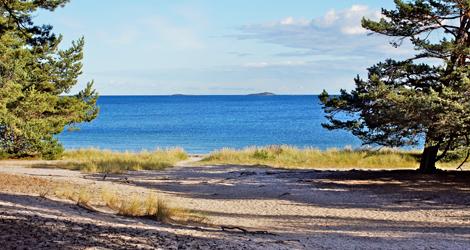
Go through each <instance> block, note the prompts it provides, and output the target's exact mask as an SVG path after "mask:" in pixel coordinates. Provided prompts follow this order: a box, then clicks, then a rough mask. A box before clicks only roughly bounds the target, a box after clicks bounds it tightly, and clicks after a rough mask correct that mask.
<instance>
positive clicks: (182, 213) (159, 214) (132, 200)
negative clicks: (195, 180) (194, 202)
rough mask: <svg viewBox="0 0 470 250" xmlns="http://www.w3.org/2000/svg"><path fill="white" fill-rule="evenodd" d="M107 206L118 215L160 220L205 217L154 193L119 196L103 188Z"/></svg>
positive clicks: (188, 221) (198, 219)
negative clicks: (168, 202)
mask: <svg viewBox="0 0 470 250" xmlns="http://www.w3.org/2000/svg"><path fill="white" fill-rule="evenodd" d="M101 197H102V199H103V202H104V203H105V204H106V206H107V207H109V208H110V209H112V210H114V211H116V212H117V214H119V215H123V216H130V217H145V218H150V219H154V220H157V221H162V222H178V223H190V222H191V223H203V222H204V221H205V217H204V216H201V215H198V214H196V213H194V212H192V211H189V210H186V209H181V208H174V207H171V206H169V205H168V204H167V202H165V201H164V200H161V199H159V198H158V197H157V196H156V195H155V194H151V193H149V194H147V195H146V196H145V195H140V196H139V195H133V196H131V197H123V196H119V195H118V194H117V192H113V191H110V190H107V189H103V191H102V195H101Z"/></svg>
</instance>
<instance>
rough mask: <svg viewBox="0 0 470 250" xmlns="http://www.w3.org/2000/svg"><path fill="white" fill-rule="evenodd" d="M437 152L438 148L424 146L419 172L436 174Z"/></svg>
mask: <svg viewBox="0 0 470 250" xmlns="http://www.w3.org/2000/svg"><path fill="white" fill-rule="evenodd" d="M438 152H439V146H437V145H436V146H426V147H425V148H424V151H423V155H422V156H421V163H420V165H419V171H420V172H421V173H426V174H432V173H435V172H437V168H436V158H437V153H438Z"/></svg>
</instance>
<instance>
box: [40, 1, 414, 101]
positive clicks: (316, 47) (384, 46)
mask: <svg viewBox="0 0 470 250" xmlns="http://www.w3.org/2000/svg"><path fill="white" fill-rule="evenodd" d="M381 7H385V8H392V7H393V1H392V0H361V1H359V0H329V1H325V0H289V1H288V0H283V1H281V0H277V1H274V0H223V1H222V0H99V1H96V0H71V2H70V3H69V4H67V5H66V6H65V7H64V8H61V9H58V10H56V11H54V12H48V11H41V12H38V13H36V14H35V15H36V17H35V21H36V22H37V23H38V24H51V25H53V26H54V31H55V32H56V33H60V34H62V35H63V37H64V40H63V44H62V46H63V47H64V48H66V47H68V46H69V45H70V43H71V42H72V41H73V40H75V39H77V38H79V37H81V36H84V37H85V41H86V45H85V58H84V61H83V63H84V68H83V75H82V76H81V77H80V84H79V85H78V86H77V87H76V88H74V89H73V90H72V92H76V91H77V90H78V89H80V88H82V87H83V86H84V85H85V84H86V82H87V81H89V80H94V81H95V88H96V89H97V90H98V92H99V93H100V94H101V95H168V94H177V93H178V94H194V95H200V94H203V95H205V94H208V95H211V94H230V95H231V94H248V93H257V92H265V91H268V92H274V93H276V94H318V93H320V92H321V91H322V90H323V89H326V90H327V91H329V92H330V93H338V92H339V90H340V89H351V88H353V86H354V81H353V79H354V77H355V76H356V75H358V74H359V75H365V74H366V72H367V70H366V69H367V67H370V66H372V65H373V64H375V63H377V62H379V61H381V60H384V59H386V58H399V57H406V56H407V55H409V54H410V53H411V50H410V49H409V48H398V49H396V48H393V47H392V46H390V45H389V43H388V41H389V39H387V38H385V37H382V36H380V35H372V36H371V35H368V32H367V31H366V30H364V29H362V28H361V27H360V20H361V18H362V17H363V16H366V17H369V18H372V19H378V18H380V9H381Z"/></svg>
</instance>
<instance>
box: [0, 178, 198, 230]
mask: <svg viewBox="0 0 470 250" xmlns="http://www.w3.org/2000/svg"><path fill="white" fill-rule="evenodd" d="M0 178H1V179H2V182H1V183H0V193H1V192H6V193H24V194H36V195H37V196H39V197H41V198H44V199H48V198H59V199H64V200H69V201H72V202H73V203H75V204H77V205H78V206H80V207H82V208H87V209H93V210H96V211H101V212H111V213H115V214H118V215H121V216H127V217H143V218H148V219H152V220H156V221H162V222H169V223H170V222H171V223H178V224H188V223H199V224H201V223H206V217H205V216H203V215H201V214H199V213H196V212H193V211H191V210H187V209H182V208H177V207H172V206H170V205H168V203H167V202H166V201H165V200H162V199H159V198H158V197H157V196H156V195H155V194H153V193H151V192H146V193H132V194H131V193H129V192H125V191H124V192H118V191H111V189H109V188H108V186H102V185H90V186H83V185H78V184H76V183H69V182H65V181H52V180H49V179H45V178H40V177H33V176H23V175H14V174H3V173H0ZM103 208H107V209H105V210H103Z"/></svg>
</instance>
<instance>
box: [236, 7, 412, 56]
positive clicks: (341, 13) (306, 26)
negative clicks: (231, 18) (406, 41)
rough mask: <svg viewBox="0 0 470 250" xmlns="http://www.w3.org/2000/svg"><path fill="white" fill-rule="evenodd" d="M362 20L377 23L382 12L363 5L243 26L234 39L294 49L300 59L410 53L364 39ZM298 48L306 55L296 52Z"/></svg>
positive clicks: (379, 40)
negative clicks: (318, 15)
mask: <svg viewBox="0 0 470 250" xmlns="http://www.w3.org/2000/svg"><path fill="white" fill-rule="evenodd" d="M363 17H366V18H370V19H374V20H378V19H379V18H380V17H381V13H380V11H378V10H373V9H370V8H369V7H368V6H366V5H353V6H351V7H350V8H347V9H343V10H334V9H333V10H330V11H328V12H326V13H325V15H323V16H322V17H318V18H314V19H311V20H306V19H303V18H295V17H286V18H284V19H282V20H279V21H275V22H269V23H262V24H251V25H245V26H243V27H240V28H239V30H240V32H241V33H240V34H238V35H236V36H235V37H236V38H238V39H242V40H248V39H250V40H258V41H261V42H264V43H270V44H277V45H282V46H285V47H289V48H294V49H297V52H296V53H297V54H299V55H302V56H306V55H307V54H310V55H321V56H325V55H331V56H338V55H342V56H343V55H349V56H360V55H368V56H375V57H376V58H383V57H386V56H388V55H389V53H390V51H391V50H395V52H393V54H406V53H408V52H410V51H409V48H406V47H405V48H404V49H403V48H399V49H394V48H391V47H390V49H388V50H384V48H383V47H384V45H387V44H388V42H389V40H388V39H387V38H386V37H383V36H380V35H374V36H367V33H368V31H367V30H366V29H364V28H362V27H361V20H362V18H363ZM387 46H388V45H387ZM299 49H300V50H304V51H306V53H303V54H302V53H299ZM400 51H402V52H400ZM403 51H406V52H403Z"/></svg>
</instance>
